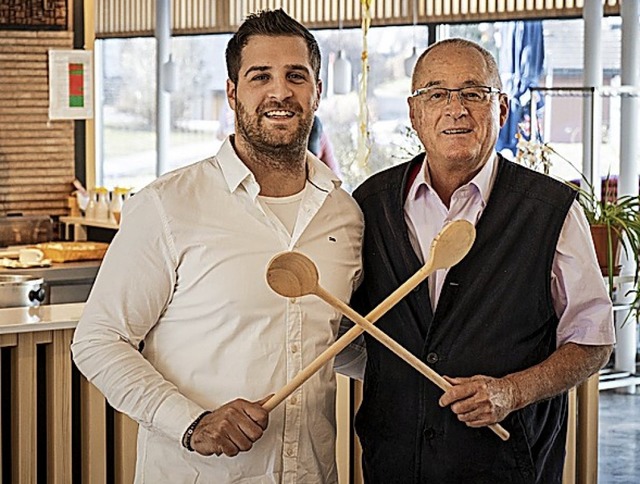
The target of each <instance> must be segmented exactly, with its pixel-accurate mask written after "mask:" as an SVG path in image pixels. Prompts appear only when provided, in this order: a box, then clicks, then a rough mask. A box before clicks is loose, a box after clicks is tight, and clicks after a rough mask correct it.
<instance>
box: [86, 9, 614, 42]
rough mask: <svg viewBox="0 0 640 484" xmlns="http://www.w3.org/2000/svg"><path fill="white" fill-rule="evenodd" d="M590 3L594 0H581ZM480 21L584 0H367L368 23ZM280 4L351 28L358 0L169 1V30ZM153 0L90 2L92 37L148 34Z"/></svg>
mask: <svg viewBox="0 0 640 484" xmlns="http://www.w3.org/2000/svg"><path fill="white" fill-rule="evenodd" d="M586 1H596V0H586ZM601 1H602V2H603V5H604V12H605V14H606V15H617V14H619V13H620V2H621V0H601ZM414 2H417V3H416V7H417V12H416V13H417V16H416V21H417V22H419V23H421V24H423V23H454V22H480V21H496V20H514V19H527V18H563V17H564V18H567V17H579V16H581V15H582V8H583V6H584V2H585V0H371V17H372V24H373V25H410V24H412V23H413V21H414V18H413V9H414ZM280 7H281V8H284V9H285V10H286V11H287V12H288V13H289V14H290V15H291V16H293V17H294V18H296V19H297V20H299V21H300V22H302V23H304V24H305V25H306V26H307V27H309V28H337V27H338V23H339V20H341V21H342V23H343V25H344V26H345V27H348V26H352V27H356V26H359V25H360V21H361V0H324V1H317V0H171V14H172V23H171V28H172V33H173V34H174V35H181V34H203V33H224V32H227V33H228V32H233V31H235V30H236V28H237V26H238V25H239V24H240V23H241V22H242V19H243V18H244V17H246V15H247V14H248V13H251V12H257V11H259V10H264V9H274V8H280ZM154 26H155V1H152V0H96V36H97V37H99V38H106V37H136V36H152V35H153V29H154Z"/></svg>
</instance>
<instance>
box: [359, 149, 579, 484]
mask: <svg viewBox="0 0 640 484" xmlns="http://www.w3.org/2000/svg"><path fill="white" fill-rule="evenodd" d="M422 159H423V156H418V157H417V158H415V159H414V160H412V161H411V162H409V163H405V164H403V165H400V166H397V167H394V168H391V169H389V170H387V171H385V172H383V173H381V174H378V175H375V176H373V177H371V178H370V179H369V180H368V181H366V182H365V183H364V184H363V185H362V186H361V187H359V188H358V189H357V190H356V192H355V193H354V197H355V198H356V200H357V201H358V202H359V203H360V206H361V207H362V210H363V212H364V215H365V238H364V249H363V250H364V254H363V257H364V270H365V280H364V282H363V284H362V286H361V287H360V288H359V290H358V292H357V293H356V295H355V296H354V299H353V304H354V306H355V307H356V309H357V310H358V311H359V312H360V313H361V314H366V313H367V312H369V311H370V310H371V309H373V308H374V307H375V306H376V305H377V304H378V303H379V302H381V301H382V300H383V299H384V298H386V297H387V296H388V295H389V294H390V293H391V292H392V291H393V290H395V289H396V288H397V287H398V286H399V285H400V284H401V283H403V282H404V281H405V280H406V279H408V278H409V277H410V276H411V275H413V274H414V273H415V272H416V271H417V270H418V269H419V268H420V266H421V265H422V264H421V262H420V261H419V259H418V257H417V256H416V254H415V252H414V251H413V249H412V246H411V243H410V241H409V238H408V233H407V228H406V225H405V223H404V215H403V213H404V212H403V204H404V196H403V194H404V193H405V189H406V185H407V178H408V174H409V173H410V172H411V168H412V167H413V166H415V164H419V163H421V162H422ZM574 198H575V193H574V192H573V190H571V189H570V188H569V187H567V186H566V185H564V184H562V183H560V182H557V181H555V180H553V179H551V178H549V177H547V176H544V175H541V174H539V173H536V172H533V171H531V170H528V169H526V168H523V167H521V166H519V165H517V164H514V163H511V162H508V161H506V160H504V159H503V158H500V161H499V168H498V174H497V178H496V181H495V184H494V187H493V189H492V192H491V195H490V199H489V201H488V203H487V206H486V207H485V210H484V212H483V214H482V216H481V218H480V220H479V221H478V224H477V226H476V230H477V234H476V241H475V243H474V245H473V247H472V249H471V251H470V252H469V254H468V255H467V256H466V257H465V259H464V260H463V261H462V262H461V263H459V264H458V265H457V266H455V267H453V268H452V269H451V270H450V271H449V273H448V275H447V278H446V280H445V283H444V286H443V289H442V293H441V296H440V300H439V303H438V307H437V310H436V313H435V314H433V313H432V310H431V304H430V301H429V295H428V290H427V283H426V282H424V283H423V284H421V285H420V286H419V287H418V288H416V290H414V291H413V292H412V293H411V294H410V295H408V296H407V297H406V298H405V299H403V300H402V301H401V302H400V303H399V304H398V305H396V306H395V307H394V308H393V309H392V310H391V311H390V312H389V313H388V314H387V315H386V316H385V317H383V318H382V319H381V320H380V321H379V322H378V323H377V326H378V327H380V328H381V329H382V330H383V331H385V332H386V333H387V334H388V335H389V336H391V337H392V338H394V339H395V340H396V341H398V342H399V343H400V344H402V345H403V346H405V347H406V348H407V349H408V350H409V351H411V352H412V353H413V354H415V355H416V356H418V357H419V358H421V359H422V360H423V361H424V362H425V363H427V364H428V365H430V366H431V367H432V368H433V369H434V370H435V371H437V372H438V373H440V374H442V375H448V376H472V375H477V374H482V375H489V376H494V377H501V376H504V375H506V374H509V373H512V372H515V371H519V370H523V369H525V368H529V367H531V366H533V365H535V364H537V363H539V362H541V361H543V360H545V359H546V358H547V357H548V356H549V355H550V354H551V353H553V352H554V351H555V348H556V328H557V323H558V319H557V317H556V315H555V312H554V309H553V305H552V301H551V295H550V280H551V266H552V262H553V258H554V252H555V247H556V244H557V241H558V237H559V234H560V231H561V228H562V225H563V223H564V219H565V217H566V214H567V212H568V210H569V207H570V206H571V204H572V203H573V200H574ZM366 342H367V353H368V361H367V369H366V374H365V381H364V400H363V403H362V406H361V407H360V410H359V411H358V415H357V417H356V430H357V432H358V435H359V437H360V440H361V443H362V447H363V466H364V472H365V479H366V482H367V483H369V484H370V483H380V484H393V483H398V484H410V483H420V484H423V483H449V482H450V483H456V484H459V483H474V484H476V483H484V482H487V483H491V484H496V483H509V484H513V483H544V484H550V483H555V482H558V483H559V482H561V479H562V468H563V464H564V449H565V436H566V414H567V409H566V394H562V395H559V396H557V397H555V398H552V399H550V400H546V401H543V402H538V403H536V404H533V405H530V406H528V407H526V408H524V409H522V410H520V411H517V412H513V413H512V414H510V415H509V416H508V417H507V418H506V419H505V420H504V421H503V422H502V424H503V426H504V427H505V428H506V429H507V430H508V431H509V432H510V433H511V438H510V439H509V441H507V442H503V441H501V440H500V439H499V438H498V437H497V436H496V435H495V434H494V433H493V432H491V431H490V430H488V429H472V428H469V427H467V426H466V425H464V424H463V423H461V422H459V421H458V420H457V418H456V417H455V415H454V414H453V412H452V411H451V410H450V409H449V408H445V409H442V408H440V407H439V406H438V403H437V402H438V399H439V398H440V396H441V395H442V391H441V390H440V389H439V388H437V387H436V386H435V385H434V384H432V383H430V382H429V381H428V380H426V379H425V378H424V377H422V376H421V375H420V374H419V373H418V372H416V371H415V370H414V369H413V368H411V367H409V366H408V365H407V364H406V363H404V362H403V361H402V360H400V359H399V358H398V357H397V356H396V355H394V354H393V353H391V352H390V351H389V350H387V349H386V348H385V347H383V346H382V345H380V344H379V343H378V342H377V341H376V340H375V339H373V338H371V337H369V336H368V335H367V336H366Z"/></svg>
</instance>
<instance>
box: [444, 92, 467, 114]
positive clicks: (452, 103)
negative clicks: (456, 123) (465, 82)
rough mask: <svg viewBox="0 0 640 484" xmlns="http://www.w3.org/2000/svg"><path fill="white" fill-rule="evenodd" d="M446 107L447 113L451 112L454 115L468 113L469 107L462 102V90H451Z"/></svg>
mask: <svg viewBox="0 0 640 484" xmlns="http://www.w3.org/2000/svg"><path fill="white" fill-rule="evenodd" d="M444 109H445V111H446V112H447V114H450V115H452V116H454V117H459V116H461V115H463V114H466V113H467V108H466V107H465V105H464V103H463V102H462V97H461V96H460V91H449V96H448V98H447V104H446V105H445V106H444Z"/></svg>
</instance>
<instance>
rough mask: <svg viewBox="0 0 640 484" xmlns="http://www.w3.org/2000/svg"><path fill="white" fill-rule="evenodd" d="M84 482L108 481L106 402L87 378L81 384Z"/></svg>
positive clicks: (101, 483) (100, 483)
mask: <svg viewBox="0 0 640 484" xmlns="http://www.w3.org/2000/svg"><path fill="white" fill-rule="evenodd" d="M80 400H81V402H82V408H81V414H82V415H81V420H82V423H81V425H82V430H81V447H82V457H81V458H82V482H90V483H91V484H105V483H106V481H107V462H106V456H107V430H106V420H105V409H106V402H105V399H104V397H103V396H102V394H101V393H100V392H99V391H98V390H97V389H96V387H94V386H93V385H92V384H91V383H89V382H88V381H87V380H86V379H84V378H82V379H81V384H80Z"/></svg>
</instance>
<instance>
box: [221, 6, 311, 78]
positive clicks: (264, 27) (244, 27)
mask: <svg viewBox="0 0 640 484" xmlns="http://www.w3.org/2000/svg"><path fill="white" fill-rule="evenodd" d="M255 35H266V36H271V37H277V36H280V35H284V36H287V35H288V36H292V37H302V38H303V39H304V40H305V42H306V43H307V50H308V51H309V62H310V63H311V68H312V69H313V72H314V74H315V76H316V81H317V80H318V79H320V62H321V61H320V48H319V47H318V42H317V41H316V39H315V37H314V36H313V35H312V34H311V32H309V30H308V29H307V28H306V27H305V26H304V25H302V24H301V23H300V22H298V21H297V20H295V19H293V18H292V17H290V16H289V15H287V13H286V12H285V11H284V10H282V9H281V8H279V9H277V10H263V11H260V12H258V13H257V14H256V13H252V14H250V15H249V16H248V17H247V18H246V19H245V21H244V22H242V24H241V25H240V27H239V28H238V31H237V32H236V33H235V34H233V37H231V40H229V43H228V44H227V51H226V54H225V55H226V60H227V75H228V76H229V79H231V82H233V83H234V84H237V83H238V74H239V72H240V64H241V62H242V49H244V47H245V45H247V43H248V42H249V39H250V38H251V37H253V36H255Z"/></svg>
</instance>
